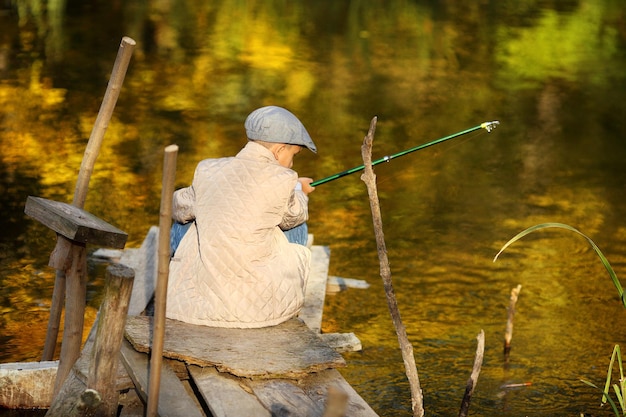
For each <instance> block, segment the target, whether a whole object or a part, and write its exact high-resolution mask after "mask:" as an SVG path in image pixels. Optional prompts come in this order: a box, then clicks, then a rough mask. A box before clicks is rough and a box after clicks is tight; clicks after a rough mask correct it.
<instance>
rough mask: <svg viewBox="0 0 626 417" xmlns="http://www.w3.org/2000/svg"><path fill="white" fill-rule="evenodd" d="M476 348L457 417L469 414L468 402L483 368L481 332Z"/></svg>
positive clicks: (483, 345)
mask: <svg viewBox="0 0 626 417" xmlns="http://www.w3.org/2000/svg"><path fill="white" fill-rule="evenodd" d="M476 339H477V340H478V346H476V357H475V358H474V367H473V368H472V374H471V375H470V378H469V380H468V381H467V385H466V386H465V395H464V396H463V401H462V402H461V411H459V417H466V416H467V415H468V412H469V406H470V401H471V399H472V395H473V394H474V388H476V383H477V382H478V375H480V370H481V368H482V366H483V357H484V356H485V331H484V330H481V331H480V333H479V334H478V336H476Z"/></svg>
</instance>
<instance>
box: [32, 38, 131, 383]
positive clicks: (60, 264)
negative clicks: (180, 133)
mask: <svg viewBox="0 0 626 417" xmlns="http://www.w3.org/2000/svg"><path fill="white" fill-rule="evenodd" d="M135 45H136V42H135V41H134V40H133V39H131V38H129V37H127V36H124V37H123V38H122V41H121V43H120V46H119V49H118V52H117V57H116V59H115V63H114V65H113V70H112V71H111V78H110V79H109V84H108V85H107V89H106V92H105V94H104V98H103V100H102V104H101V105H100V110H99V111H98V116H97V117H96V121H95V123H94V126H93V129H92V131H91V135H90V137H89V141H88V142H87V148H86V150H85V154H84V157H83V161H82V163H81V167H80V171H79V173H78V180H77V182H76V188H75V191H74V199H73V201H72V205H73V206H75V207H78V208H80V209H82V208H84V206H85V200H86V198H87V191H88V189H89V180H90V179H91V174H92V172H93V168H94V166H95V162H96V158H97V157H98V153H99V152H100V147H101V144H102V140H103V138H104V133H105V132H106V130H107V127H108V126H109V121H110V119H111V115H112V114H113V109H114V108H115V104H116V103H117V99H118V97H119V93H120V89H121V87H122V83H123V82H124V77H125V76H126V70H127V69H128V64H129V62H130V58H131V56H132V54H133V50H134V48H135ZM74 252H76V251H74V250H73V249H72V242H71V241H70V240H68V239H65V238H63V236H61V235H60V234H58V235H57V244H56V246H55V248H54V249H53V251H52V253H51V254H50V260H49V262H48V264H49V266H51V267H53V268H54V269H56V270H57V272H56V277H55V282H54V290H53V294H52V305H51V308H50V318H49V320H48V331H47V334H46V341H45V344H44V349H43V354H42V360H43V361H49V360H52V358H53V356H54V351H55V348H56V343H57V336H58V333H59V323H60V320H61V310H62V308H63V299H64V298H66V291H67V290H66V287H67V288H70V287H71V286H74V287H78V286H79V285H78V284H77V283H75V282H74V280H72V279H66V274H67V270H68V269H69V268H70V266H71V265H72V262H74V263H75V262H76V261H75V260H72V256H74ZM79 255H80V254H79ZM78 291H82V288H80V287H79V288H73V289H71V290H70V293H72V294H70V293H68V294H67V298H69V297H71V296H73V295H74V294H73V293H76V292H78ZM83 308H84V307H83ZM66 309H67V306H66ZM77 324H81V323H77ZM81 325H82V324H81ZM66 327H67V326H66ZM77 327H78V326H77ZM81 332H82V327H81ZM64 337H65V336H64ZM81 338H82V334H81ZM78 350H80V342H79V343H78V345H77V346H76V345H73V346H72V347H71V348H70V352H71V355H70V357H69V358H68V359H69V360H70V361H73V360H75V359H76V358H77V357H78V356H77V355H78ZM70 366H71V364H70ZM61 382H62V381H61Z"/></svg>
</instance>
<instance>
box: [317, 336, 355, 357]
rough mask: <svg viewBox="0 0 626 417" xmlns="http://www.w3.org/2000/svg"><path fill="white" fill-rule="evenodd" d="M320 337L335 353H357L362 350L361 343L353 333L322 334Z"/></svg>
mask: <svg viewBox="0 0 626 417" xmlns="http://www.w3.org/2000/svg"><path fill="white" fill-rule="evenodd" d="M320 337H321V338H322V340H323V341H324V342H326V343H327V344H328V346H330V347H331V348H333V349H335V350H336V351H337V352H358V351H360V350H363V345H362V344H361V341H360V340H359V338H358V337H356V335H355V334H354V333H322V334H320Z"/></svg>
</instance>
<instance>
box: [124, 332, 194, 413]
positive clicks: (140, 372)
mask: <svg viewBox="0 0 626 417" xmlns="http://www.w3.org/2000/svg"><path fill="white" fill-rule="evenodd" d="M122 362H123V363H124V366H125V367H126V370H127V371H128V373H129V375H130V376H131V378H132V379H133V382H134V383H135V388H136V390H137V392H138V393H139V395H140V396H141V397H142V400H143V401H144V402H145V401H146V400H147V392H148V370H149V368H150V363H149V360H148V355H146V354H144V353H140V352H137V351H136V350H135V349H133V347H132V346H131V345H130V344H129V343H128V342H127V341H124V343H122ZM158 414H159V416H160V417H179V416H185V417H203V416H204V413H203V412H202V411H201V410H200V409H199V408H198V406H197V405H196V403H195V401H193V400H192V398H191V397H190V396H189V394H188V393H187V391H186V390H185V387H184V386H183V384H182V382H181V381H180V380H179V379H178V377H177V376H176V374H174V372H172V370H171V369H170V368H169V366H167V363H163V365H162V368H161V383H160V395H159V405H158Z"/></svg>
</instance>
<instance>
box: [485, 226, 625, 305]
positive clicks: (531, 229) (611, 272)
mask: <svg viewBox="0 0 626 417" xmlns="http://www.w3.org/2000/svg"><path fill="white" fill-rule="evenodd" d="M550 227H556V228H560V229H566V230H570V231H572V232H575V233H577V234H579V235H580V236H582V237H584V238H585V239H587V242H589V244H590V245H591V247H592V248H593V250H594V251H595V252H596V254H597V255H598V256H599V257H600V261H601V262H602V265H604V267H605V268H606V270H607V271H608V273H609V276H610V277H611V280H612V281H613V285H615V288H616V289H617V292H618V293H619V297H620V299H621V301H622V304H623V305H624V307H626V295H625V294H624V289H623V288H622V284H621V283H620V282H619V279H618V278H617V274H616V273H615V271H614V270H613V268H612V267H611V264H610V263H609V261H608V259H606V257H605V256H604V254H603V253H602V251H601V250H600V248H598V246H597V245H596V244H595V243H594V241H593V240H591V238H589V237H588V236H587V235H585V234H583V233H581V232H580V231H578V230H577V229H575V228H573V227H572V226H569V225H567V224H563V223H542V224H537V225H535V226H531V227H529V228H528V229H526V230H524V231H522V232H520V233H518V234H517V235H515V236H513V237H512V238H511V239H510V240H509V241H508V242H506V243H505V244H504V246H502V249H500V251H499V252H498V253H497V254H496V256H495V257H494V258H493V261H494V262H495V261H496V260H497V259H498V257H499V256H500V254H501V253H502V252H504V250H505V249H506V248H508V247H509V246H510V245H512V244H513V243H514V242H516V241H518V240H520V239H521V238H523V237H524V236H526V235H528V234H529V233H532V232H534V231H536V230H541V229H547V228H550Z"/></svg>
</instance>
